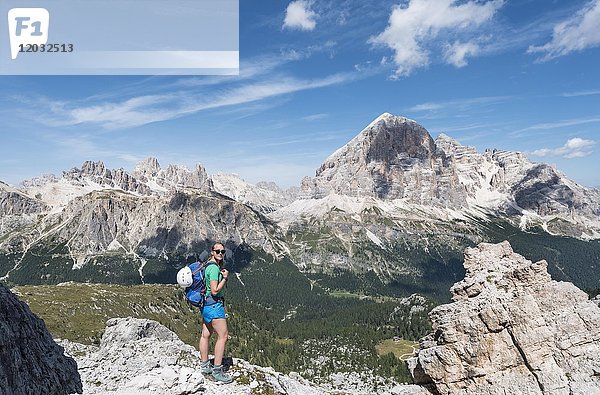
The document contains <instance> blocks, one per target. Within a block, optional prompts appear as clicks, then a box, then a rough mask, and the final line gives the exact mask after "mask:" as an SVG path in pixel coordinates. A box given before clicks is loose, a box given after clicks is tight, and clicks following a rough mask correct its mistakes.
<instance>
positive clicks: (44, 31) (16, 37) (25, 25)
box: [8, 8, 50, 59]
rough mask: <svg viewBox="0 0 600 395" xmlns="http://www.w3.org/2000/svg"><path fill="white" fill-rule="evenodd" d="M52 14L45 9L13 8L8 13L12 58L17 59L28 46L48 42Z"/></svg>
mask: <svg viewBox="0 0 600 395" xmlns="http://www.w3.org/2000/svg"><path fill="white" fill-rule="evenodd" d="M49 24H50V14H49V13H48V10H47V9H45V8H12V9H10V10H9V11H8V30H9V35H10V56H11V58H12V59H16V58H17V55H18V54H19V51H21V50H23V49H24V46H26V45H34V44H37V45H41V44H46V43H47V42H48V26H49Z"/></svg>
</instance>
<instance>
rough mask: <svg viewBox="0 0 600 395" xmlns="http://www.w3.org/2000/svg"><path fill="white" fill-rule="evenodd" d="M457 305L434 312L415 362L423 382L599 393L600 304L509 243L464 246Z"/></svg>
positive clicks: (502, 390) (448, 390)
mask: <svg viewBox="0 0 600 395" xmlns="http://www.w3.org/2000/svg"><path fill="white" fill-rule="evenodd" d="M464 265H465V269H466V276H465V279H464V280H463V281H461V282H459V283H456V284H455V285H454V286H453V287H452V289H451V291H452V294H453V300H454V303H451V304H448V305H442V306H439V307H437V308H435V309H434V310H432V312H431V313H430V318H431V320H432V326H433V333H431V334H430V335H428V336H426V337H425V338H423V339H422V340H421V350H420V351H419V353H418V355H417V356H416V357H414V358H413V359H411V360H410V361H409V368H410V370H411V374H412V376H413V378H414V380H415V382H416V383H417V384H421V385H424V386H426V387H428V388H430V389H432V390H434V391H437V393H440V394H474V393H477V394H506V393H519V394H581V395H584V394H594V393H596V394H597V393H600V374H599V373H600V308H598V306H597V305H595V304H594V303H592V302H590V301H589V300H588V298H587V295H586V294H585V293H584V292H582V291H581V290H579V289H578V288H577V287H575V286H574V285H573V284H571V283H566V282H556V281H552V279H551V278H550V275H549V274H548V272H547V264H546V261H539V262H535V263H532V262H531V261H528V260H526V259H525V258H523V257H522V256H520V255H518V254H516V253H514V252H513V251H512V249H511V247H510V244H509V243H508V242H503V243H500V244H485V243H482V244H480V245H479V246H478V247H477V248H467V249H466V251H465V263H464Z"/></svg>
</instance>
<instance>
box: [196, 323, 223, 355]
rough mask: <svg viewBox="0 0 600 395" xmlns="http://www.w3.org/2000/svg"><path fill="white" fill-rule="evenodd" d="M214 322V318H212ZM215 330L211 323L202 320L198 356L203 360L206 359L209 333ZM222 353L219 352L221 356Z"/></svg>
mask: <svg viewBox="0 0 600 395" xmlns="http://www.w3.org/2000/svg"><path fill="white" fill-rule="evenodd" d="M213 322H214V320H213ZM214 331H215V329H214V328H213V325H212V323H210V324H207V323H206V322H202V335H201V336H200V344H199V348H200V358H201V359H202V360H203V361H208V343H209V341H210V335H212V333H213V332H214ZM222 355H223V354H221V356H222Z"/></svg>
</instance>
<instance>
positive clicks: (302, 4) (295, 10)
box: [283, 0, 317, 30]
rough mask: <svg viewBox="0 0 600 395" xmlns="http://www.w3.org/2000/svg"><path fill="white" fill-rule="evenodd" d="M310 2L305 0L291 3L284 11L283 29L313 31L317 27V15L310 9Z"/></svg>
mask: <svg viewBox="0 0 600 395" xmlns="http://www.w3.org/2000/svg"><path fill="white" fill-rule="evenodd" d="M311 5H312V3H311V2H309V1H305V0H296V1H292V2H291V3H290V4H289V5H288V6H287V9H286V11H285V19H284V21H283V27H284V28H288V29H300V30H314V28H315V27H316V26H317V22H316V21H315V18H316V17H317V14H316V13H315V12H314V11H312V10H311V9H310V6H311Z"/></svg>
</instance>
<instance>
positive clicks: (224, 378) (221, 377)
mask: <svg viewBox="0 0 600 395" xmlns="http://www.w3.org/2000/svg"><path fill="white" fill-rule="evenodd" d="M212 376H213V378H214V379H215V380H216V381H220V382H222V383H225V384H229V383H231V382H232V381H233V378H232V377H231V375H230V374H227V373H225V372H223V365H218V366H217V365H215V367H213V370H212Z"/></svg>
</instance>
